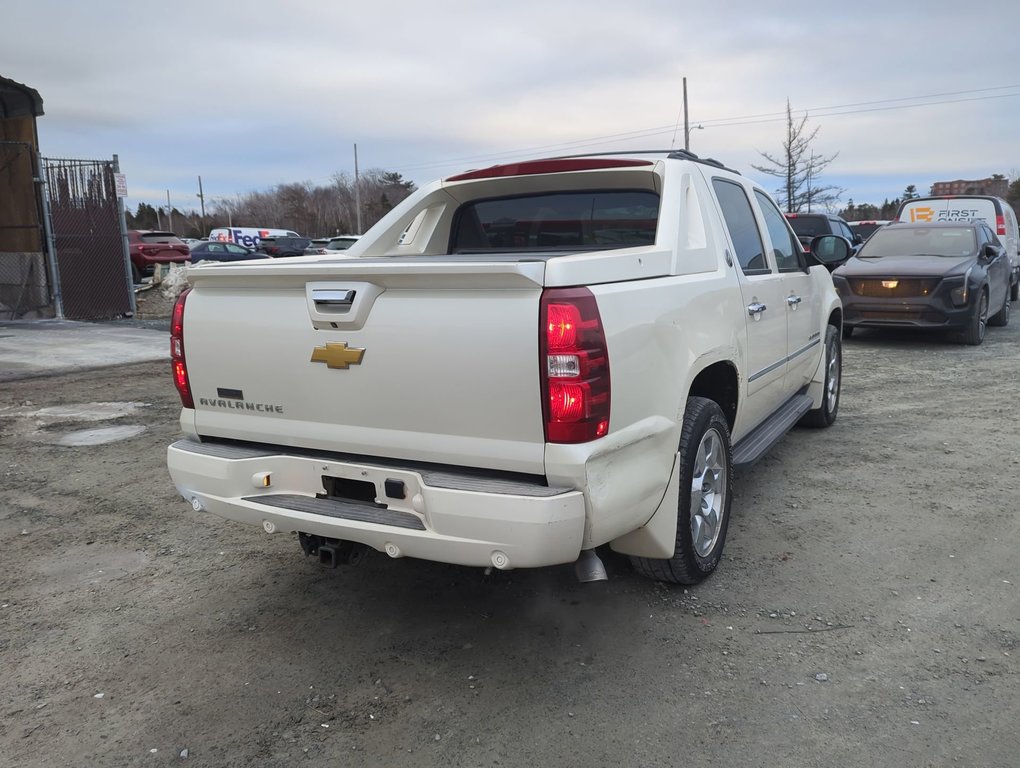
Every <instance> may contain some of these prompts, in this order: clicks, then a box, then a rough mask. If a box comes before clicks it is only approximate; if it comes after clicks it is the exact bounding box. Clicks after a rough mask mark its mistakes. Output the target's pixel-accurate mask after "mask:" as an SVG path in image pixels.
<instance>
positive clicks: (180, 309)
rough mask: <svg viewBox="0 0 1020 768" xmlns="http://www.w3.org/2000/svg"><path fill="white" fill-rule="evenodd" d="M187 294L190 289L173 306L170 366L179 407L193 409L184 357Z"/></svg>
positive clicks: (185, 290) (193, 403)
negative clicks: (178, 398) (179, 397)
mask: <svg viewBox="0 0 1020 768" xmlns="http://www.w3.org/2000/svg"><path fill="white" fill-rule="evenodd" d="M189 293H191V288H185V289H184V292H183V293H181V295H180V297H179V298H178V299H177V303H176V304H174V313H173V315H172V316H171V318H170V365H171V366H172V368H173V374H174V386H175V387H177V393H178V394H179V395H180V396H181V405H183V406H184V407H185V408H194V407H195V399H194V398H193V397H192V396H191V382H189V381H188V363H187V360H185V357H184V304H185V302H186V301H187V300H188V294H189Z"/></svg>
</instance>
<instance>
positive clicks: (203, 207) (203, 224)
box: [198, 176, 205, 237]
mask: <svg viewBox="0 0 1020 768" xmlns="http://www.w3.org/2000/svg"><path fill="white" fill-rule="evenodd" d="M198 200H199V202H200V203H201V204H202V226H201V232H199V234H200V235H202V236H203V237H204V236H205V195H204V194H202V177H201V176H199V177H198Z"/></svg>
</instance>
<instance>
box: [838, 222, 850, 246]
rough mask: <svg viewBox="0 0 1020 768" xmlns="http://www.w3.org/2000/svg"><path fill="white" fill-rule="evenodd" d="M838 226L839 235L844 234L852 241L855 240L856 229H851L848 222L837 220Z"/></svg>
mask: <svg viewBox="0 0 1020 768" xmlns="http://www.w3.org/2000/svg"><path fill="white" fill-rule="evenodd" d="M836 226H837V229H836V234H837V235H842V236H843V237H845V238H846V239H847V240H849V241H850V242H851V243H852V242H853V241H854V231H853V230H852V229H850V227H849V225H848V224H846V223H845V222H842V221H837V222H836Z"/></svg>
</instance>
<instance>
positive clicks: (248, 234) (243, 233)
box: [209, 227, 270, 248]
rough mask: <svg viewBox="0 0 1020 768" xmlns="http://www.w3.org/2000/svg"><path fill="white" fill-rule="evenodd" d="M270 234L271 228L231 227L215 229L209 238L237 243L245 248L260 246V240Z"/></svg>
mask: <svg viewBox="0 0 1020 768" xmlns="http://www.w3.org/2000/svg"><path fill="white" fill-rule="evenodd" d="M269 235H270V230H268V229H257V228H255V227H233V228H230V229H214V230H213V231H212V232H211V233H210V235H209V239H210V240H216V241H218V242H221V243H237V244H238V245H243V246H244V247H245V248H258V245H259V241H260V240H261V239H262V238H263V237H269Z"/></svg>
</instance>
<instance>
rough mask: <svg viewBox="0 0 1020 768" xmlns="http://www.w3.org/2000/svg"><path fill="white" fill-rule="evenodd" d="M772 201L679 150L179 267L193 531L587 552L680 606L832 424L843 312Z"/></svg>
mask: <svg viewBox="0 0 1020 768" xmlns="http://www.w3.org/2000/svg"><path fill="white" fill-rule="evenodd" d="M849 250H850V245H849V243H848V242H847V241H846V240H844V239H842V238H839V237H837V236H833V235H827V236H823V237H819V238H817V239H816V241H815V242H814V243H812V253H810V254H809V253H806V252H805V251H804V250H802V247H801V245H800V243H799V241H798V239H797V236H796V235H795V234H794V233H793V231H792V230H791V229H790V227H789V225H788V224H787V222H786V219H785V218H784V217H783V214H782V213H781V212H780V210H779V209H778V208H777V207H776V205H775V203H774V202H773V201H772V200H771V198H770V197H769V195H768V194H767V193H766V192H765V191H764V190H763V189H762V188H761V187H759V186H758V185H756V184H754V183H752V182H751V181H749V180H748V179H746V178H744V177H742V176H741V175H739V174H738V173H736V172H734V171H731V170H729V169H727V168H725V167H724V166H722V165H721V164H720V163H718V162H716V161H713V160H702V159H699V158H697V157H696V156H695V155H692V154H690V153H687V152H682V151H675V152H660V153H654V152H645V153H640V154H626V153H624V154H614V155H590V156H584V157H569V158H550V159H544V160H534V161H528V162H522V163H516V164H511V165H501V166H495V167H492V168H487V169H484V170H478V171H471V172H468V173H464V174H461V175H459V176H454V177H451V178H447V179H444V180H441V181H437V182H435V183H433V184H431V185H429V186H426V187H424V188H422V189H421V190H419V191H418V192H417V193H415V194H414V195H412V196H411V197H409V198H408V199H407V200H405V201H404V202H403V203H401V204H400V205H399V206H398V207H397V208H395V209H394V210H393V211H391V212H390V213H389V214H388V215H387V216H386V217H385V218H384V219H383V220H382V221H380V222H379V223H378V224H377V225H376V226H375V227H373V228H372V230H371V231H370V232H369V233H368V234H367V235H365V236H364V237H363V238H361V240H359V241H358V243H357V244H355V245H354V246H352V247H351V249H350V250H349V251H346V252H345V254H344V256H343V257H338V256H332V255H322V256H305V257H300V258H296V259H287V260H286V261H280V262H268V263H266V262H262V263H257V264H256V263H252V262H237V263H233V264H210V265H205V264H203V265H202V266H198V267H194V268H192V269H190V270H189V281H190V283H191V288H190V289H189V290H188V291H187V292H186V293H185V294H184V295H182V296H181V298H180V300H179V301H178V303H177V306H176V308H175V311H174V315H173V327H172V333H171V346H172V358H173V370H174V379H175V384H176V386H177V389H178V390H179V392H180V395H181V400H182V403H183V409H182V411H181V427H182V429H183V431H184V433H185V436H184V438H183V439H181V440H179V441H177V442H175V443H173V444H172V445H171V446H170V447H169V449H168V457H167V461H168V466H169V470H170V475H171V477H172V478H173V481H174V483H175V484H176V487H177V489H178V490H179V492H180V493H181V495H182V496H183V497H184V498H185V499H186V500H187V501H188V502H190V503H191V504H192V505H193V507H194V508H195V509H196V510H199V511H201V510H206V511H208V512H211V513H213V514H215V515H219V516H221V517H224V518H228V519H231V520H236V521H239V522H242V523H248V524H251V525H256V526H259V527H261V528H262V529H263V530H264V531H266V532H267V533H271V534H273V533H291V534H293V533H297V534H298V538H299V540H300V543H301V546H302V548H303V549H304V551H305V553H306V554H313V555H316V556H318V558H319V559H320V561H322V562H324V563H326V564H329V565H335V564H336V563H337V562H355V561H357V560H358V559H360V558H361V557H362V556H363V554H364V553H365V552H366V551H368V550H371V549H374V550H377V551H379V552H385V553H386V554H387V555H389V556H390V557H394V558H397V557H405V556H406V557H416V558H424V559H428V560H435V561H440V562H446V563H456V564H462V565H471V566H482V567H495V568H499V569H510V568H531V567H539V566H548V565H554V564H562V563H572V562H576V563H578V566H579V567H578V570H579V576H580V577H581V578H583V579H585V580H591V579H595V578H599V577H602V576H603V575H604V572H603V571H600V567H601V563H600V562H599V561H598V558H597V556H596V555H595V553H594V550H595V548H596V547H599V546H601V545H604V544H609V545H610V546H611V547H612V548H613V549H614V550H616V551H618V552H621V553H625V554H627V555H630V556H631V559H632V562H633V563H634V566H635V568H636V569H637V570H638V571H639V572H641V573H643V574H645V575H647V576H649V577H652V578H656V579H662V580H666V581H671V582H676V583H685V584H693V583H696V582H698V581H700V580H702V579H704V578H705V577H706V576H707V575H709V574H710V573H711V572H712V571H713V570H714V569H715V567H716V565H717V563H718V562H719V558H720V556H721V554H722V550H723V546H724V542H725V538H726V530H727V524H728V521H729V513H730V500H731V492H730V487H731V486H730V484H731V478H732V474H733V470H734V468H735V467H739V466H741V465H747V464H750V463H751V462H753V461H755V460H756V459H757V458H758V457H760V456H761V455H762V454H763V453H764V452H765V451H766V450H767V449H768V448H769V447H770V446H772V445H773V444H774V443H775V442H776V441H777V440H779V439H780V438H781V437H782V436H783V435H784V434H786V432H787V431H788V430H789V429H790V428H791V427H792V426H793V425H794V424H796V423H797V422H806V423H808V424H810V425H815V426H828V425H829V424H831V423H832V422H833V420H834V419H835V418H836V412H837V409H838V407H839V394H840V378H841V359H842V358H841V347H840V339H841V334H840V330H841V306H840V300H839V298H838V296H837V294H836V291H835V290H834V289H833V284H832V281H831V279H830V277H829V272H828V270H827V269H826V266H825V264H827V263H836V262H838V261H840V260H842V259H845V258H846V257H847V256H848V254H849Z"/></svg>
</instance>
